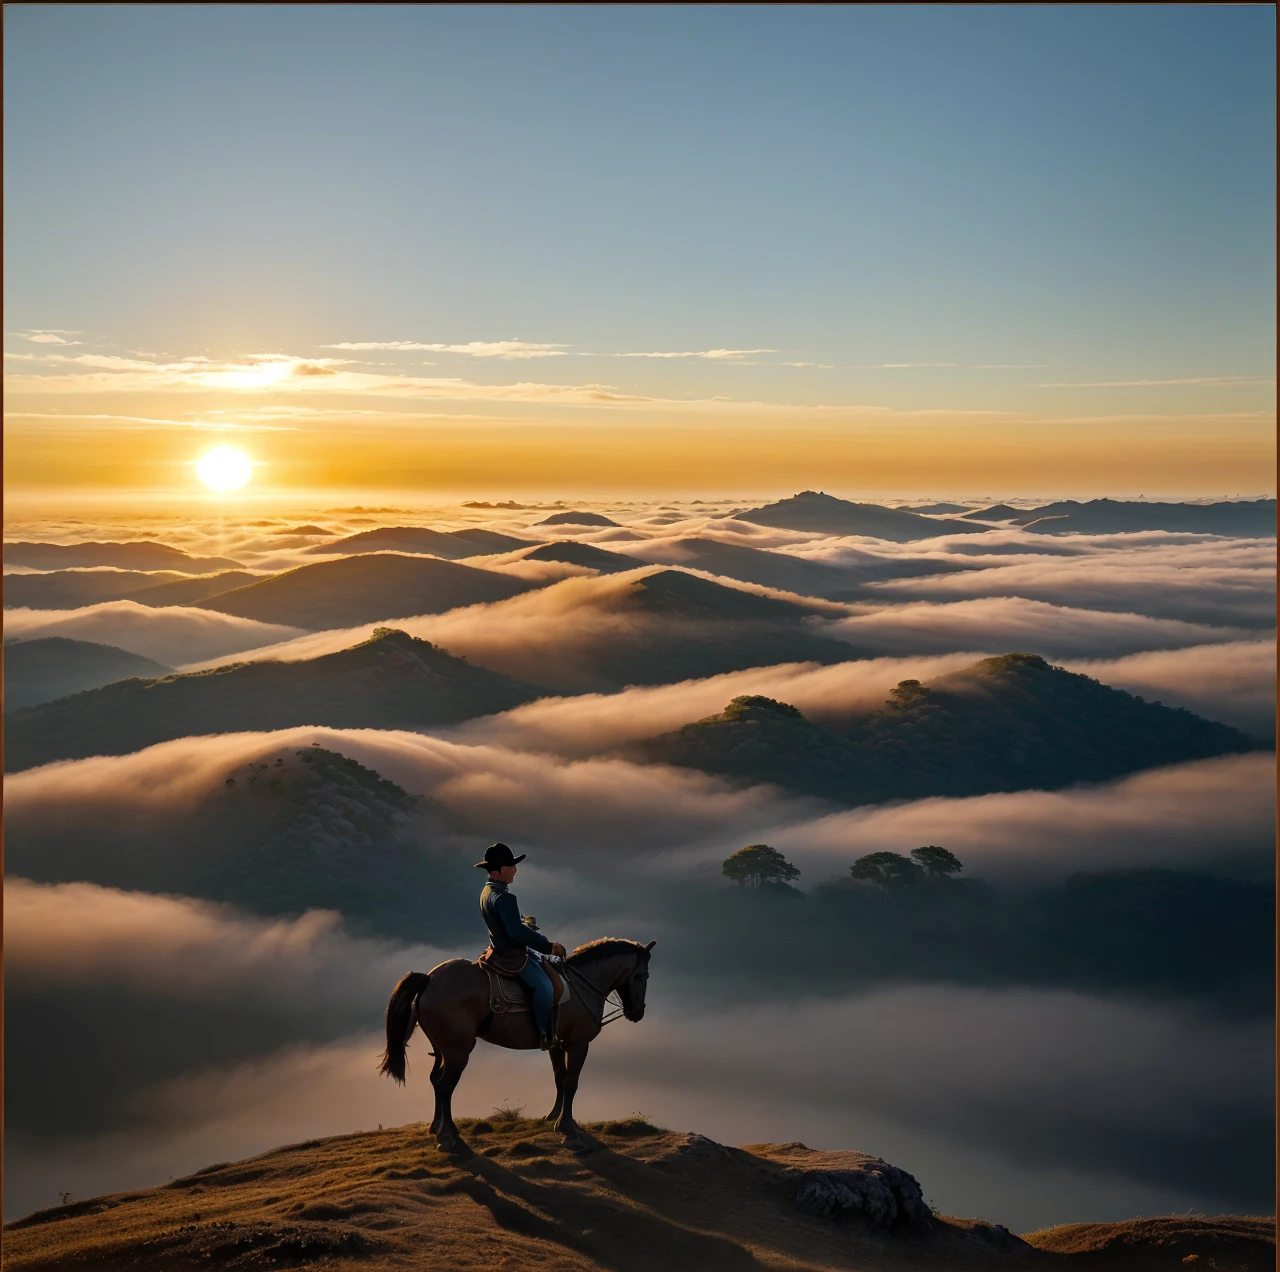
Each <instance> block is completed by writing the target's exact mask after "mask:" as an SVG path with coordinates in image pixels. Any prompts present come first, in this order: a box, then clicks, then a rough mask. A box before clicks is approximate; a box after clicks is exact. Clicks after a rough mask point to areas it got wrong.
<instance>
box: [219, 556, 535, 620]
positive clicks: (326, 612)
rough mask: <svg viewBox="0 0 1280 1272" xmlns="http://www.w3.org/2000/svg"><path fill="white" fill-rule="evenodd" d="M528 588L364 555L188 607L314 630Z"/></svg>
mask: <svg viewBox="0 0 1280 1272" xmlns="http://www.w3.org/2000/svg"><path fill="white" fill-rule="evenodd" d="M536 586H538V585H537V584H534V583H529V582H526V581H525V580H523V579H516V578H512V577H511V576H510V575H507V574H497V573H495V572H494V571H492V570H478V569H476V568H475V567H474V566H470V565H459V564H458V563H457V562H454V561H442V560H440V559H439V558H437V557H431V556H413V555H406V554H403V553H370V554H368V555H364V556H349V557H343V558H341V559H339V560H336V561H317V562H316V563H315V564H314V565H303V566H299V567H298V568H297V569H296V570H287V571H285V573H283V574H276V575H272V576H271V577H270V578H266V579H261V580H259V581H258V582H255V583H249V584H246V585H245V586H243V587H237V588H233V589H231V590H230V591H227V592H222V593H219V594H218V595H216V596H211V597H209V598H207V599H206V600H203V601H198V602H196V605H197V606H198V608H200V609H211V610H218V611H219V612H220V613H223V614H234V615H235V616H236V617H238V618H253V619H257V620H258V621H260V622H266V623H284V624H286V625H288V626H290V627H309V628H311V629H313V630H322V629H325V628H330V627H354V626H356V625H357V624H359V623H372V622H377V621H378V620H379V619H382V618H409V617H412V616H413V615H416V614H442V613H444V611H445V610H451V609H457V608H458V607H459V606H462V605H477V604H480V603H482V602H486V601H502V600H506V599H507V597H510V596H516V595H517V594H519V593H521V592H528V591H530V590H531V589H533V588H534V587H536ZM271 615H276V616H277V617H269V616H271Z"/></svg>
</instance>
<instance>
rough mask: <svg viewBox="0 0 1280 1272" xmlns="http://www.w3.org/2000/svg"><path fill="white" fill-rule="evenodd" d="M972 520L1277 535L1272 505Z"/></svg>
mask: <svg viewBox="0 0 1280 1272" xmlns="http://www.w3.org/2000/svg"><path fill="white" fill-rule="evenodd" d="M966 515H967V516H969V517H971V518H974V519H976V520H983V521H1008V522H1010V523H1011V524H1012V525H1015V526H1023V527H1024V528H1026V529H1027V530H1032V531H1034V532H1035V533H1037V534H1123V533H1125V532H1126V531H1128V532H1132V531H1138V530H1171V531H1181V532H1183V533H1192V534H1223V535H1241V536H1249V537H1253V536H1261V537H1267V536H1270V535H1274V534H1275V532H1276V501H1275V500H1274V499H1254V500H1251V501H1247V502H1242V503H1229V502H1228V503H1215V504H1189V503H1146V502H1138V501H1126V500H1118V499H1090V500H1089V501H1088V502H1087V503H1080V502H1078V501H1077V500H1075V499H1066V500H1063V501H1061V502H1059V503H1051V504H1045V505H1043V506H1042V507H1040V508H1010V507H1009V506H1008V505H1007V504H998V505H996V506H995V507H994V508H983V509H981V510H979V511H978V512H972V513H968V514H966Z"/></svg>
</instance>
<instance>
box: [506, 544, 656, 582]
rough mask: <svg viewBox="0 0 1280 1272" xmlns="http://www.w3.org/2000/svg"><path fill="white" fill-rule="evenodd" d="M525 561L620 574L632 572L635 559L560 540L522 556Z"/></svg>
mask: <svg viewBox="0 0 1280 1272" xmlns="http://www.w3.org/2000/svg"><path fill="white" fill-rule="evenodd" d="M523 559H524V560H526V561H563V562H565V563H566V564H567V565H584V566H587V567H588V568H589V569H592V570H599V571H600V573H601V574H620V573H622V572H623V571H624V570H634V569H635V568H636V559H635V558H634V557H630V556H623V555H622V553H621V552H607V551H606V550H605V549H604V548H597V547H593V546H592V545H591V544H590V543H578V542H576V541H575V540H573V539H562V540H561V541H560V542H558V543H544V544H542V545H541V546H540V547H536V548H534V549H533V551H532V552H526V553H525V554H524V558H523Z"/></svg>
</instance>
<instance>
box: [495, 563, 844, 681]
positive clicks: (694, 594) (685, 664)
mask: <svg viewBox="0 0 1280 1272" xmlns="http://www.w3.org/2000/svg"><path fill="white" fill-rule="evenodd" d="M614 604H615V605H616V609H615V611H614V612H615V613H617V614H618V616H619V619H620V620H621V619H625V618H629V619H631V621H630V622H623V621H619V622H618V623H617V624H615V625H611V626H609V627H607V628H605V629H604V630H603V631H602V632H600V634H599V635H598V636H595V637H593V638H592V639H591V640H590V641H589V643H584V645H583V646H582V647H581V648H580V649H578V650H577V651H576V652H575V655H574V665H573V670H574V676H575V682H574V683H573V684H569V683H567V682H564V683H562V682H561V681H560V680H559V679H557V677H558V673H557V672H556V670H555V668H553V667H550V666H548V667H547V669H546V679H545V680H544V679H543V678H541V675H540V674H538V675H535V673H534V671H533V670H532V669H531V670H530V672H529V673H528V674H529V678H530V679H531V680H534V682H535V683H538V684H540V685H545V687H547V688H551V689H556V690H558V691H560V692H564V691H568V692H583V691H584V690H587V689H592V690H594V689H609V688H621V687H622V686H624V685H658V684H670V683H672V682H674V681H677V680H689V679H695V678H698V677H701V676H714V675H718V674H720V673H721V672H725V671H737V670H740V669H742V668H746V667H767V666H772V665H774V664H776V663H781V662H802V661H804V662H820V663H837V662H846V661H848V659H850V658H855V657H857V652H856V650H855V649H854V648H853V647H852V646H851V645H849V644H847V643H845V642H843V641H838V640H833V639H831V638H830V637H827V636H820V635H816V634H814V633H813V632H812V631H811V630H810V629H809V627H808V626H807V625H806V623H805V620H806V619H808V618H810V617H812V616H813V615H814V614H815V613H819V612H822V611H821V610H819V609H818V608H817V607H818V606H819V605H820V604H821V602H817V603H816V604H815V605H814V606H812V607H811V606H809V605H806V604H804V603H802V602H797V601H789V600H782V599H780V598H778V597H773V596H761V595H760V594H759V593H756V592H749V591H746V590H745V589H743V588H740V587H733V586H727V585H725V584H723V583H716V582H713V581H712V580H710V579H703V578H699V577H698V576H697V575H696V574H688V573H685V572H684V571H682V570H660V571H657V572H656V573H653V574H646V575H642V576H640V577H638V578H636V579H635V581H634V582H632V583H631V584H630V586H629V587H628V588H627V589H626V591H625V592H624V593H621V594H620V595H619V596H618V597H617V598H616V601H615V602H614ZM494 618H495V621H501V620H502V613H501V611H500V610H499V611H497V612H495V615H494ZM572 634H573V633H572V629H571V628H570V629H569V635H570V636H572Z"/></svg>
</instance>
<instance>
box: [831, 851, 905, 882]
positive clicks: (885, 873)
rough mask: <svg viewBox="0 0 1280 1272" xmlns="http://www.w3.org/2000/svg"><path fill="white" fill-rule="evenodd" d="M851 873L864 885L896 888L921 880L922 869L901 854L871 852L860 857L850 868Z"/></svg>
mask: <svg viewBox="0 0 1280 1272" xmlns="http://www.w3.org/2000/svg"><path fill="white" fill-rule="evenodd" d="M849 873H850V874H851V875H853V877H854V878H855V879H857V880H859V881H861V882H863V883H877V884H879V885H880V886H881V887H882V888H896V887H901V886H902V885H903V884H907V883H914V882H915V881H916V880H917V879H919V878H920V875H921V867H920V866H917V865H916V863H915V862H914V861H911V860H909V859H908V858H906V857H904V856H903V855H902V854H901V853H899V852H871V853H868V854H867V855H866V856H865V857H859V858H858V860H857V861H855V862H854V863H853V865H851V866H850V867H849Z"/></svg>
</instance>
